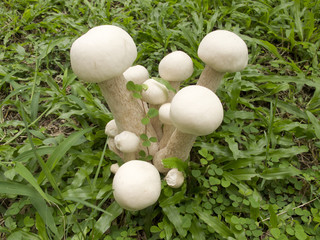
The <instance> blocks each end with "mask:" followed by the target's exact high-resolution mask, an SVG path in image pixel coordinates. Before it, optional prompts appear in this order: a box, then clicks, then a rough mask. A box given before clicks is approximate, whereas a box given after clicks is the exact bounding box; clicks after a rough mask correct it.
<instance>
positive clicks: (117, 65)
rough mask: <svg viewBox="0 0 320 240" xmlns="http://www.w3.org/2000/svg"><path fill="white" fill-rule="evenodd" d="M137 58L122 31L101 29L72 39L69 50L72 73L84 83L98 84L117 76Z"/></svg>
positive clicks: (116, 28) (102, 27)
mask: <svg viewBox="0 0 320 240" xmlns="http://www.w3.org/2000/svg"><path fill="white" fill-rule="evenodd" d="M136 57H137V48H136V45H135V43H134V41H133V39H132V38H131V36H130V35H129V34H128V33H127V32H126V31H124V30H123V29H122V28H120V27H117V26H113V25H102V26H97V27H94V28H92V29H90V30H89V31H88V32H87V33H85V34H84V35H82V36H81V37H79V38H78V39H76V40H75V41H74V42H73V44H72V46H71V50H70V60H71V67H72V70H73V71H74V73H75V74H76V75H77V76H78V77H79V78H80V79H81V80H84V81H86V82H96V83H98V82H102V81H106V80H109V79H111V78H114V77H117V76H120V75H121V74H122V73H123V72H124V71H125V70H126V69H128V68H129V67H130V66H131V65H132V63H133V62H134V60H135V59H136Z"/></svg>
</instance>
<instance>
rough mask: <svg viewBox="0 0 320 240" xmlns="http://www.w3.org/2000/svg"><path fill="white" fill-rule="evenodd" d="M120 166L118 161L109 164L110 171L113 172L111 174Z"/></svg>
mask: <svg viewBox="0 0 320 240" xmlns="http://www.w3.org/2000/svg"><path fill="white" fill-rule="evenodd" d="M119 168H120V166H119V164H118V163H114V164H112V165H111V166H110V171H111V172H112V173H113V174H116V172H117V171H118V170H119Z"/></svg>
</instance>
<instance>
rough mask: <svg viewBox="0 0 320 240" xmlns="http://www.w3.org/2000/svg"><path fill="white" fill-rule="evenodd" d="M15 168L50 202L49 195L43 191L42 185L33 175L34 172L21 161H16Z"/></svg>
mask: <svg viewBox="0 0 320 240" xmlns="http://www.w3.org/2000/svg"><path fill="white" fill-rule="evenodd" d="M14 170H15V171H16V172H17V173H18V174H19V175H20V176H21V177H23V178H24V179H25V180H27V181H28V182H29V183H30V184H31V185H32V186H33V187H34V188H35V189H36V190H37V192H38V193H39V194H40V195H41V196H42V197H43V199H45V200H46V201H47V202H50V200H49V198H48V196H47V195H46V194H45V193H44V192H43V191H42V189H41V187H40V186H39V184H38V183H37V180H36V179H35V178H34V177H33V175H32V173H31V172H30V171H29V170H28V169H27V168H26V167H25V166H24V165H23V164H22V163H20V162H17V163H16V166H15V168H14Z"/></svg>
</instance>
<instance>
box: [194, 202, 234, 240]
mask: <svg viewBox="0 0 320 240" xmlns="http://www.w3.org/2000/svg"><path fill="white" fill-rule="evenodd" d="M194 211H195V213H196V214H197V215H198V217H199V218H200V219H201V220H202V221H204V222H205V223H206V224H207V225H208V226H210V227H211V228H212V229H213V230H214V231H215V232H217V233H218V234H220V235H221V236H222V237H224V238H228V237H234V235H233V233H232V231H231V230H230V229H229V228H228V227H227V225H225V224H224V223H223V222H222V221H221V220H219V219H218V218H217V217H213V216H211V215H210V214H208V213H206V212H203V211H201V210H200V209H198V208H194Z"/></svg>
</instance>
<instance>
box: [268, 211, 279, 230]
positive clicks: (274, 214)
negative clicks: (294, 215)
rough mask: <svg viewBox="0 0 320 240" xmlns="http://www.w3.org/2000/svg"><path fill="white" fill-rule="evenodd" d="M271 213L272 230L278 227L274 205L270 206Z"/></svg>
mask: <svg viewBox="0 0 320 240" xmlns="http://www.w3.org/2000/svg"><path fill="white" fill-rule="evenodd" d="M269 213H270V224H271V227H272V228H277V227H278V216H277V214H276V212H275V211H274V209H273V206H272V205H269Z"/></svg>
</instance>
